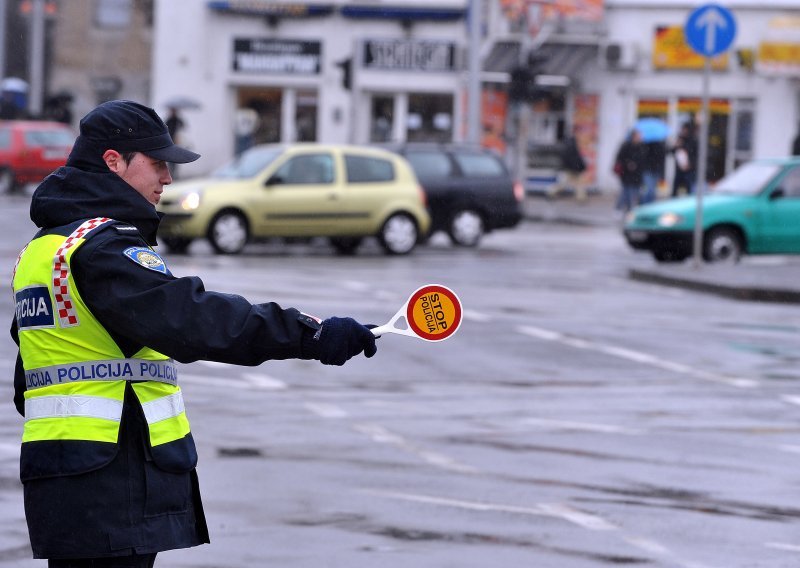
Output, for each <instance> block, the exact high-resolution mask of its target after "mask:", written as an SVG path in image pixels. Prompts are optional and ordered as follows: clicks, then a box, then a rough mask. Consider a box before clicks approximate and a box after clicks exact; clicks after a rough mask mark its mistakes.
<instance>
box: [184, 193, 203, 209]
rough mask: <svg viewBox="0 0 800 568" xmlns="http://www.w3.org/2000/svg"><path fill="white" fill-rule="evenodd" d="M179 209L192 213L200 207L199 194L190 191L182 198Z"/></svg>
mask: <svg viewBox="0 0 800 568" xmlns="http://www.w3.org/2000/svg"><path fill="white" fill-rule="evenodd" d="M180 205H181V209H183V210H184V211H194V210H195V209H197V208H198V207H200V192H199V191H192V192H190V193H187V194H186V195H184V196H183V198H182V199H181V202H180Z"/></svg>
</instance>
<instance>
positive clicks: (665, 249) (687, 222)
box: [624, 158, 800, 262]
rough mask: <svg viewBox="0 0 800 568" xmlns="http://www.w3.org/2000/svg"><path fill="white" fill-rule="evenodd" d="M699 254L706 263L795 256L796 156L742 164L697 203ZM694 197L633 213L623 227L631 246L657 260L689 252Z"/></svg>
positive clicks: (799, 240) (799, 196) (799, 220)
mask: <svg viewBox="0 0 800 568" xmlns="http://www.w3.org/2000/svg"><path fill="white" fill-rule="evenodd" d="M702 207H703V208H702V231H703V241H702V243H703V244H702V246H703V248H702V254H703V258H704V259H705V260H706V261H709V262H718V261H734V262H735V261H737V260H738V259H739V257H740V256H741V255H742V254H798V253H800V158H783V159H764V160H756V161H752V162H748V163H746V164H744V165H742V166H741V167H739V168H738V169H736V170H735V171H733V172H732V173H731V174H730V175H728V176H727V177H725V178H723V179H721V180H720V181H719V182H718V183H717V184H716V185H715V186H714V187H713V189H712V190H710V191H709V192H707V193H706V194H704V195H703V199H702ZM696 211H697V198H696V196H689V197H684V198H678V199H670V200H667V201H661V202H657V203H653V204H649V205H644V206H642V207H638V208H636V209H634V210H633V211H632V212H631V213H630V214H629V216H628V219H627V220H626V223H625V227H624V234H625V238H626V239H627V241H628V243H629V244H630V246H631V247H633V248H634V249H637V250H646V251H650V252H651V253H652V254H653V256H654V257H655V259H656V260H658V261H660V262H670V261H673V262H674V261H681V260H684V259H685V258H687V257H688V256H690V255H691V254H692V243H693V235H694V225H695V218H696Z"/></svg>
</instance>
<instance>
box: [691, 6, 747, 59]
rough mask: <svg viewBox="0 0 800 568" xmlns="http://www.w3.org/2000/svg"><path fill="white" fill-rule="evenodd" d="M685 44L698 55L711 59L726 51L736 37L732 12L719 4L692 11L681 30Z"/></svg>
mask: <svg viewBox="0 0 800 568" xmlns="http://www.w3.org/2000/svg"><path fill="white" fill-rule="evenodd" d="M683 33H684V35H685V36H686V41H687V43H688V44H689V45H690V46H691V48H692V49H693V50H695V51H696V52H697V53H699V54H700V55H705V56H706V57H713V56H715V55H719V54H720V53H722V52H723V51H726V50H727V49H728V48H729V47H730V46H731V44H732V43H733V38H735V37H736V20H735V19H734V17H733V12H731V11H730V10H728V9H727V8H725V7H723V6H720V5H719V4H705V5H703V6H700V7H699V8H697V9H695V10H693V11H692V13H691V14H689V19H688V20H686V26H684V28H683Z"/></svg>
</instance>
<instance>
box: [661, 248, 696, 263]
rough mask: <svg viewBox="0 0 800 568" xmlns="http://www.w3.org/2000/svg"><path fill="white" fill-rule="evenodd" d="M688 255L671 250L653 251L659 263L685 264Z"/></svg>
mask: <svg viewBox="0 0 800 568" xmlns="http://www.w3.org/2000/svg"><path fill="white" fill-rule="evenodd" d="M687 257H688V255H686V254H683V253H676V252H675V251H671V250H655V251H653V258H655V259H656V260H657V261H658V262H683V261H684V260H686V258H687Z"/></svg>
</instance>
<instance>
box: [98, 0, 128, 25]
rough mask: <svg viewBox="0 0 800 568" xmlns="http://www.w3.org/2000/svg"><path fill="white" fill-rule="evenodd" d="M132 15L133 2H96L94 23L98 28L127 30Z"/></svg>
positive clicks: (113, 0)
mask: <svg viewBox="0 0 800 568" xmlns="http://www.w3.org/2000/svg"><path fill="white" fill-rule="evenodd" d="M132 15H133V0H95V9H94V22H95V25H96V26H97V27H98V28H127V27H129V26H130V25H131V18H132Z"/></svg>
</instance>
